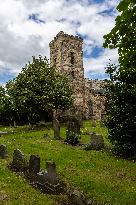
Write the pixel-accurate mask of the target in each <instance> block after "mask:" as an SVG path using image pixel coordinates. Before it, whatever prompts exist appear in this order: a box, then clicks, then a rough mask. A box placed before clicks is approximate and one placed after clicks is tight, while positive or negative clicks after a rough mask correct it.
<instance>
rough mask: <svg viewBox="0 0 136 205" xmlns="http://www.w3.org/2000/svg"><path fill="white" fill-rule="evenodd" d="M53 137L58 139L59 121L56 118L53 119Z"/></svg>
mask: <svg viewBox="0 0 136 205" xmlns="http://www.w3.org/2000/svg"><path fill="white" fill-rule="evenodd" d="M53 131H54V138H55V139H60V123H59V121H58V119H57V118H54V119H53Z"/></svg>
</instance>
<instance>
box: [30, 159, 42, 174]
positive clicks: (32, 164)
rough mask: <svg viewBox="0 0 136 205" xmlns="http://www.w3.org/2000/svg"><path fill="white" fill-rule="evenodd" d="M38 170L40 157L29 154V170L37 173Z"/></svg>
mask: <svg viewBox="0 0 136 205" xmlns="http://www.w3.org/2000/svg"><path fill="white" fill-rule="evenodd" d="M39 171H40V157H39V156H38V155H31V156H30V159H29V172H31V173H33V174H37V173H38V172H39Z"/></svg>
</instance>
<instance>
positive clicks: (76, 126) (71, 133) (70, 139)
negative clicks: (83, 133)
mask: <svg viewBox="0 0 136 205" xmlns="http://www.w3.org/2000/svg"><path fill="white" fill-rule="evenodd" d="M79 135H80V121H79V120H78V119H77V118H71V119H70V120H69V122H68V127H67V131H66V142H67V143H69V144H73V145H75V144H78V142H79Z"/></svg>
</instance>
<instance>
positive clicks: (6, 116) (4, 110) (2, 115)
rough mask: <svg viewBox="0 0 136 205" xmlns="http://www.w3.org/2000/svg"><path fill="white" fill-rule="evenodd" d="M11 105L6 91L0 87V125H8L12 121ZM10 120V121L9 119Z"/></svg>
mask: <svg viewBox="0 0 136 205" xmlns="http://www.w3.org/2000/svg"><path fill="white" fill-rule="evenodd" d="M11 105H12V103H11V99H10V96H9V95H7V92H6V89H5V88H4V87H2V86H0V123H9V122H11V120H12V119H13V118H12V117H11V116H12V114H13V110H12V106H11ZM11 118H12V119H11Z"/></svg>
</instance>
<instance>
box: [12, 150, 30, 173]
mask: <svg viewBox="0 0 136 205" xmlns="http://www.w3.org/2000/svg"><path fill="white" fill-rule="evenodd" d="M11 168H12V169H14V170H16V171H24V170H25V169H26V168H27V162H26V160H25V157H24V154H23V152H22V151H21V150H19V149H16V150H14V153H13V161H12V163H11Z"/></svg>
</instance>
